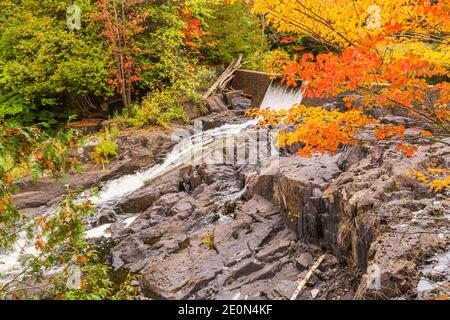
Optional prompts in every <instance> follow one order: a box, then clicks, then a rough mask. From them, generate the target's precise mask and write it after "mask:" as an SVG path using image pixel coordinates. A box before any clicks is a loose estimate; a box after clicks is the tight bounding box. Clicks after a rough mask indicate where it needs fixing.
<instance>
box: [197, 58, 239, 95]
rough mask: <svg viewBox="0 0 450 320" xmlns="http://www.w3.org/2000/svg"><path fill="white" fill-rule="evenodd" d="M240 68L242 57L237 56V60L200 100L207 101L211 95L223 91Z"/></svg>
mask: <svg viewBox="0 0 450 320" xmlns="http://www.w3.org/2000/svg"><path fill="white" fill-rule="evenodd" d="M241 66H242V55H239V57H238V59H237V60H234V61H233V62H231V63H230V65H229V66H228V67H227V68H226V69H225V71H224V72H223V73H222V74H221V75H220V77H219V78H218V79H217V81H216V82H214V84H213V85H212V86H211V87H210V88H209V89H208V91H206V92H205V93H204V94H203V95H202V99H203V100H206V99H208V98H209V97H210V96H211V95H212V94H214V93H215V92H218V91H223V90H224V89H225V87H226V86H227V84H228V83H229V82H230V81H231V79H233V75H234V73H235V72H236V70H238V69H239V68H240V67H241Z"/></svg>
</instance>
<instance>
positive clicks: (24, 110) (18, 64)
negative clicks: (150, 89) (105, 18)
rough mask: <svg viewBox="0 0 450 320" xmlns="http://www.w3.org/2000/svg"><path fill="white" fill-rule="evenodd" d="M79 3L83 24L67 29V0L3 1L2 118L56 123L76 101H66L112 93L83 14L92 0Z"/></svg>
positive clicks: (93, 32) (105, 61)
mask: <svg viewBox="0 0 450 320" xmlns="http://www.w3.org/2000/svg"><path fill="white" fill-rule="evenodd" d="M78 5H79V6H80V7H81V9H82V11H83V16H82V18H83V26H82V29H81V30H79V31H76V32H75V31H72V32H71V31H69V30H68V29H67V27H66V25H65V23H66V8H67V6H68V5H67V1H62V0H55V1H51V2H49V3H47V2H46V4H45V5H42V4H41V3H40V2H39V1H32V0H24V1H20V2H12V1H2V3H1V4H0V121H1V120H2V119H4V118H8V119H10V120H11V118H14V119H15V120H16V121H18V122H21V123H27V124H30V123H32V122H44V123H46V124H47V125H55V124H58V122H59V121H60V120H61V118H67V117H68V115H69V114H71V113H72V112H71V111H72V110H73V109H75V108H78V107H79V106H78V105H75V104H72V103H71V105H67V102H69V101H77V104H80V101H83V97H86V96H97V97H108V96H111V95H112V90H111V88H109V87H108V86H107V85H106V80H107V76H108V70H107V66H108V57H107V55H105V54H104V52H105V50H104V49H105V47H104V45H103V42H102V40H101V39H100V38H99V36H98V35H99V32H98V29H97V27H96V26H95V25H94V24H93V23H91V22H90V20H89V19H88V18H87V16H88V14H89V12H91V11H92V10H93V6H92V5H91V4H90V1H82V2H81V3H79V4H78ZM73 97H76V99H74V98H73ZM70 109H72V110H70Z"/></svg>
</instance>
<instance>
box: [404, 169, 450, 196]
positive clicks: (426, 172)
mask: <svg viewBox="0 0 450 320" xmlns="http://www.w3.org/2000/svg"><path fill="white" fill-rule="evenodd" d="M408 176H409V177H414V178H415V179H416V180H418V181H420V182H423V183H426V184H427V186H428V188H430V189H431V190H433V191H434V192H444V191H445V190H446V189H447V190H450V169H447V168H426V169H416V170H415V171H412V172H409V173H408Z"/></svg>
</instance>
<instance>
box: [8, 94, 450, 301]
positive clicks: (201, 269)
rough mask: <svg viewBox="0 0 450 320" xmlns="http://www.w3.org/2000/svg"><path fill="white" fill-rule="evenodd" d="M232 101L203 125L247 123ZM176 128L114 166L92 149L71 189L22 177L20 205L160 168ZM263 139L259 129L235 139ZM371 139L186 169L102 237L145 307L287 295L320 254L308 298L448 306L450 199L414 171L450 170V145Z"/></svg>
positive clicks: (132, 149) (137, 199) (33, 210)
mask: <svg viewBox="0 0 450 320" xmlns="http://www.w3.org/2000/svg"><path fill="white" fill-rule="evenodd" d="M229 99H230V100H233V99H235V100H234V105H233V104H228V105H227V104H226V99H225V100H223V99H219V100H217V101H219V102H217V101H216V100H215V101H216V102H215V103H216V105H214V108H215V109H214V110H212V111H213V113H212V114H211V115H208V116H205V117H202V118H198V120H199V121H201V122H202V123H203V126H204V128H206V129H214V128H217V127H220V126H221V125H223V124H225V123H228V124H230V123H244V122H245V121H247V120H248V119H245V118H244V117H243V112H242V109H243V108H245V107H246V106H247V105H246V104H245V103H244V102H245V101H241V102H239V103H241V104H242V107H241V106H240V105H239V103H238V100H237V98H236V97H234V98H232V97H231V98H229ZM221 103H222V104H221ZM224 106H225V107H224ZM394 120H395V117H394V118H392V117H391V118H388V120H386V121H394ZM179 128H181V127H178V129H179ZM182 128H183V129H186V130H188V131H191V132H192V131H193V130H194V129H193V127H192V126H183V127H182ZM174 129H176V128H172V130H166V131H163V130H141V131H125V132H124V133H123V135H122V136H121V137H120V138H119V141H118V142H119V152H118V154H119V157H118V159H116V160H114V161H112V162H111V163H110V164H109V165H107V166H106V167H105V169H102V168H101V167H99V166H96V165H93V164H92V163H91V162H90V161H89V159H88V158H89V152H90V151H91V150H92V148H93V146H94V145H95V141H91V142H90V143H88V144H87V145H86V146H85V148H84V149H83V150H75V151H74V154H76V155H77V157H78V158H79V159H80V160H81V161H83V162H84V163H85V166H84V168H83V171H82V172H81V173H76V174H71V175H70V176H69V177H68V178H67V179H66V180H65V181H61V182H55V181H54V180H51V179H42V180H40V181H39V182H37V183H34V182H31V180H29V179H24V180H23V181H21V182H20V183H18V187H19V188H20V190H21V191H20V193H18V194H16V196H15V202H16V204H17V205H18V206H19V208H21V209H23V211H24V212H26V213H28V214H30V215H35V214H38V213H39V212H42V210H44V209H45V208H48V207H49V206H51V205H53V204H55V203H57V202H58V201H60V199H61V197H62V196H63V193H64V190H65V188H64V186H65V185H67V184H70V185H71V186H72V187H78V186H80V187H81V188H83V189H85V190H87V189H89V188H91V187H93V186H97V187H99V188H100V189H101V188H102V187H103V186H104V185H105V184H106V183H107V182H108V181H111V180H113V179H116V178H119V177H121V176H124V175H127V174H133V173H135V172H139V171H142V170H144V169H146V168H151V167H153V166H155V165H157V164H161V163H162V162H163V161H164V159H165V158H166V156H167V155H168V153H169V152H170V151H171V150H172V149H173V148H174V146H175V145H176V143H177V141H176V140H174V139H173V135H172V133H173V130H174ZM258 130H261V129H259V128H257V127H256V126H254V125H249V126H247V127H245V128H243V129H242V130H241V131H240V132H239V134H238V135H250V133H251V132H256V131H258ZM406 134H407V135H414V134H416V132H415V131H414V130H411V129H408V130H407V132H406ZM366 135H367V136H366V137H365V141H366V142H364V143H361V144H359V145H356V146H350V147H347V148H345V149H343V150H341V152H339V153H338V154H336V155H335V156H326V155H315V156H313V157H312V158H310V159H305V158H299V157H296V156H295V157H294V156H293V155H292V154H289V153H288V152H287V153H284V155H281V157H280V158H277V159H276V163H275V162H274V163H271V162H270V161H269V162H268V163H266V164H264V165H261V164H250V163H234V162H233V163H226V164H218V163H211V164H208V163H203V164H193V163H189V162H183V163H179V164H178V165H177V166H176V167H173V168H171V170H169V171H167V172H163V174H161V175H158V176H156V177H155V178H153V179H151V180H149V181H147V182H146V183H145V184H143V185H142V186H141V187H139V188H137V190H135V191H133V192H130V193H128V194H125V195H123V196H121V197H118V198H117V199H114V201H109V202H106V203H103V205H101V206H99V208H98V209H99V210H98V216H97V219H96V220H95V221H93V222H92V228H97V229H93V230H94V231H92V230H91V234H90V236H91V239H92V241H93V242H94V243H95V245H96V246H97V247H99V248H101V249H102V251H103V253H104V259H105V261H107V262H108V263H109V264H110V265H111V266H112V268H113V270H114V271H115V273H116V274H117V275H118V277H119V278H120V275H121V274H125V273H127V272H129V271H131V272H132V273H135V274H137V275H138V281H139V283H138V285H139V286H140V288H141V292H142V296H141V298H146V299H289V298H290V297H291V296H292V294H293V292H294V291H295V289H296V287H297V285H298V282H299V281H300V280H302V279H303V278H304V277H305V276H306V274H307V273H308V270H309V269H310V268H311V266H312V265H313V264H314V262H315V261H316V259H317V258H318V257H319V256H321V255H322V254H325V260H324V261H323V262H322V263H321V264H320V266H319V268H318V269H317V270H316V271H315V272H314V273H313V275H312V277H311V278H310V279H309V281H307V284H306V287H305V288H303V289H302V291H301V292H300V294H299V295H298V297H297V299H382V298H393V299H401V298H432V297H435V296H442V295H446V296H448V295H449V290H450V288H449V286H448V283H449V282H448V280H449V276H450V267H449V263H448V252H449V248H450V237H449V230H450V228H449V224H450V201H449V197H448V194H442V195H435V194H434V193H432V192H431V191H430V190H429V189H427V188H425V187H424V186H422V185H421V184H420V183H418V182H417V181H416V180H414V179H412V178H408V177H407V176H406V173H407V172H408V171H409V170H410V168H411V166H412V165H417V164H419V163H424V162H430V161H435V162H438V163H440V164H442V165H445V166H447V167H448V165H449V162H450V157H449V154H450V147H449V143H450V140H449V141H442V142H436V143H435V144H433V145H427V144H424V145H419V149H418V151H417V155H416V156H414V157H413V158H407V157H406V156H405V155H401V154H399V153H398V152H396V151H395V146H394V144H393V143H391V142H389V141H385V142H383V143H381V144H380V143H378V144H375V143H373V142H372V141H371V139H372V138H371V134H370V132H368V133H366ZM447 140H448V139H447ZM271 166H272V167H274V168H275V171H273V170H272V171H271V172H270V174H268V173H267V172H265V171H264V169H265V168H267V167H271ZM88 234H89V232H88ZM436 266H438V267H437V268H435V267H436Z"/></svg>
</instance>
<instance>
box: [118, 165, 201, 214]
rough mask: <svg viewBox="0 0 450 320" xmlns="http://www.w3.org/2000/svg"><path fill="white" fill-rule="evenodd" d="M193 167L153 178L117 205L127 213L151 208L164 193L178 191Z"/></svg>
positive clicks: (186, 167) (184, 167)
mask: <svg viewBox="0 0 450 320" xmlns="http://www.w3.org/2000/svg"><path fill="white" fill-rule="evenodd" d="M191 170H192V167H191V166H189V165H187V166H183V167H182V168H180V169H176V170H173V171H169V172H168V173H167V174H164V175H163V176H161V177H158V178H156V179H154V180H152V181H151V182H150V183H149V184H148V185H146V186H144V187H142V188H141V189H139V190H138V191H136V192H134V193H133V194H131V195H129V196H127V197H126V198H124V199H122V200H121V201H120V202H119V203H118V204H117V206H118V207H119V208H120V209H121V210H122V211H123V212H125V213H139V212H143V211H145V210H146V209H147V208H149V207H150V206H151V205H152V204H153V203H154V202H155V201H156V200H158V199H159V198H160V197H161V196H162V195H164V194H167V193H173V192H178V191H179V188H180V184H181V183H182V182H183V181H187V178H188V176H189V174H190V172H191Z"/></svg>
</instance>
